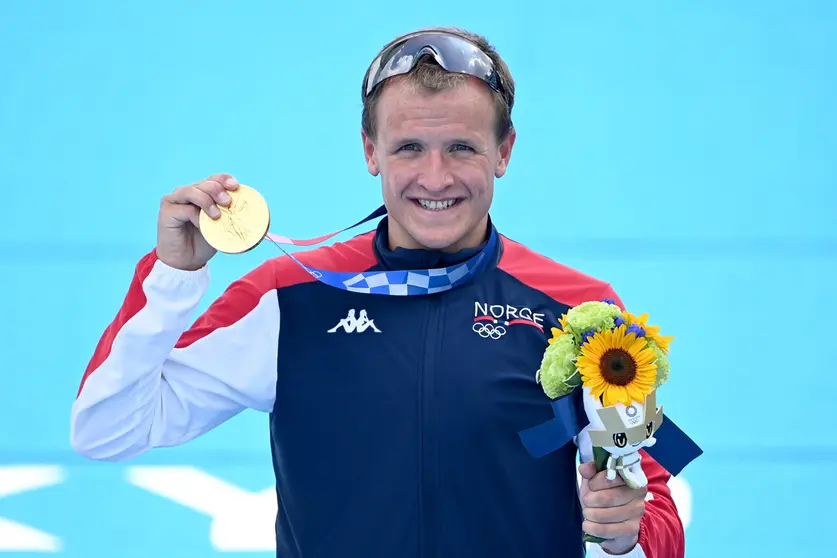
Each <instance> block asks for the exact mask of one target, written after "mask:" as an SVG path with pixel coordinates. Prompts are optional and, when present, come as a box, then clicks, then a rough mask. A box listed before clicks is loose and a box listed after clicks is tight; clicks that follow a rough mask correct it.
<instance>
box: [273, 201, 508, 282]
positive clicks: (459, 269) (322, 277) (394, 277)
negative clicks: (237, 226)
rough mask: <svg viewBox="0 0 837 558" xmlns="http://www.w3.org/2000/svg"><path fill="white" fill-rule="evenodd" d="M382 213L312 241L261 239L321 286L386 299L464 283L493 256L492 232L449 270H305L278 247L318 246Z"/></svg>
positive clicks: (494, 241) (382, 209) (494, 240)
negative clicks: (387, 296)
mask: <svg viewBox="0 0 837 558" xmlns="http://www.w3.org/2000/svg"><path fill="white" fill-rule="evenodd" d="M386 213H387V210H386V206H383V205H382V206H381V207H379V208H378V209H376V210H375V211H373V212H372V213H370V214H369V215H368V216H366V217H365V218H363V219H362V220H360V221H358V222H357V223H355V224H354V225H350V226H348V227H346V228H344V229H341V230H339V231H336V232H333V233H330V234H326V235H323V236H318V237H316V238H309V239H305V240H297V239H292V238H288V237H286V236H280V235H277V234H273V233H267V234H266V235H265V238H267V239H268V240H270V241H271V242H273V243H274V244H275V245H276V246H277V247H278V248H279V249H280V250H282V252H284V253H285V255H287V256H288V257H289V258H291V260H293V261H294V262H296V263H297V264H298V265H299V266H300V267H302V268H303V269H304V270H305V271H307V272H308V273H309V274H310V275H311V276H312V277H314V279H316V280H317V281H319V282H321V283H325V284H326V285H329V286H331V287H335V288H337V289H342V290H344V291H350V292H353V293H364V294H379V295H390V296H414V295H428V294H434V293H440V292H444V291H448V290H450V289H453V288H454V287H457V286H459V285H461V284H463V283H466V282H467V281H469V280H470V279H471V277H473V276H474V275H476V274H478V273H480V272H481V271H482V270H483V269H485V267H486V265H488V262H489V261H490V254H491V253H493V251H494V248H495V246H496V245H497V234H496V232H495V231H494V230H492V231H491V236H490V237H489V239H488V242H487V243H486V245H485V247H484V248H483V249H482V250H481V251H480V252H479V253H478V254H475V255H474V256H472V257H471V258H469V259H468V260H466V261H464V262H462V263H459V264H456V265H452V266H450V267H443V268H437V269H411V270H399V271H351V272H338V271H328V270H326V269H317V268H313V267H308V266H307V265H305V264H303V263H302V262H300V261H299V260H298V259H296V258H295V257H294V256H293V254H291V253H289V252H288V251H287V250H285V249H284V248H282V244H289V245H292V246H314V245H315V244H320V243H321V242H324V241H326V240H328V239H329V238H332V237H334V236H336V235H338V234H340V233H342V232H345V231H348V230H350V229H353V228H355V227H357V226H359V225H362V224H364V223H366V222H368V221H371V220H372V219H376V218H378V217H382V216H384V215H386Z"/></svg>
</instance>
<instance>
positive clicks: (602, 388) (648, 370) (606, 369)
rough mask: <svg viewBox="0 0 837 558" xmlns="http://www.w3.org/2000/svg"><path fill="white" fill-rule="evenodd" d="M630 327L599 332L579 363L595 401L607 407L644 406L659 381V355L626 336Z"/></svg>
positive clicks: (641, 341)
mask: <svg viewBox="0 0 837 558" xmlns="http://www.w3.org/2000/svg"><path fill="white" fill-rule="evenodd" d="M626 331H627V325H626V324H622V325H621V326H619V327H617V328H615V329H612V330H610V329H607V330H604V331H599V332H597V333H596V334H595V335H593V336H592V337H590V339H588V341H587V342H586V343H585V344H584V345H583V346H582V347H581V355H580V356H579V357H578V360H577V361H576V365H577V366H578V370H579V372H580V373H581V379H582V382H583V384H584V385H585V386H586V387H589V388H590V391H591V394H592V395H593V397H596V398H598V397H602V404H603V405H604V406H605V407H607V406H610V405H613V404H615V403H622V404H624V405H630V404H631V400H633V401H636V402H637V403H640V404H641V403H643V402H644V401H645V396H646V395H648V394H649V393H650V392H651V390H653V389H654V383H655V381H656V379H657V364H656V363H655V360H656V358H657V355H656V353H654V351H653V350H652V349H651V348H650V347H648V343H647V341H646V340H645V339H643V338H641V337H639V338H637V336H636V335H635V334H633V333H626Z"/></svg>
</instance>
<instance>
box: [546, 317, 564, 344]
mask: <svg viewBox="0 0 837 558" xmlns="http://www.w3.org/2000/svg"><path fill="white" fill-rule="evenodd" d="M558 323H559V324H560V325H561V329H558V328H557V327H553V328H550V331H551V332H552V337H551V338H550V339H549V344H550V345H552V344H553V343H555V341H556V340H557V339H558V338H559V337H561V336H562V335H566V333H567V315H566V314H562V315H561V319H560V320H558Z"/></svg>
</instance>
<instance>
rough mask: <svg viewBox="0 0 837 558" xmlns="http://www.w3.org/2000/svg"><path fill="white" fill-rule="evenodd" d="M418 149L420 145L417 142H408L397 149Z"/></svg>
mask: <svg viewBox="0 0 837 558" xmlns="http://www.w3.org/2000/svg"><path fill="white" fill-rule="evenodd" d="M418 150H419V146H418V144H417V143H408V144H405V145H402V146H401V147H399V148H398V149H397V151H418Z"/></svg>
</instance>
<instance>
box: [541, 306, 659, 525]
mask: <svg viewBox="0 0 837 558" xmlns="http://www.w3.org/2000/svg"><path fill="white" fill-rule="evenodd" d="M559 323H560V325H561V328H560V329H559V328H552V330H551V331H552V338H551V339H549V345H548V346H547V348H546V350H545V351H544V355H543V360H542V362H541V366H540V369H539V370H538V371H537V375H536V380H537V382H538V383H539V384H540V385H541V386H542V388H543V390H544V392H545V393H546V395H547V396H548V397H550V398H551V399H557V398H559V397H562V396H565V395H568V394H570V393H571V392H572V391H573V390H576V389H581V390H582V401H583V403H584V411H585V414H586V415H587V418H588V420H589V422H590V425H589V428H588V429H587V430H586V431H584V432H582V433H580V436H583V435H585V432H586V434H587V435H589V438H590V441H591V443H592V447H593V458H594V461H595V462H596V469H597V470H598V471H605V470H606V471H607V478H608V479H610V480H613V479H615V478H616V475H617V474H619V475H620V476H621V477H622V478H623V479H624V480H625V484H627V485H628V486H630V487H631V488H634V489H638V488H641V487H643V486H645V485H646V484H647V483H648V481H647V479H646V477H645V474H644V473H643V471H642V465H641V463H640V455H639V450H640V449H641V448H643V447H650V446H652V445H653V444H654V443H655V439H654V433H655V432H656V431H657V429H658V428H659V427H660V425H661V424H662V419H663V413H662V408H660V409H657V408H656V397H655V395H656V390H657V388H659V387H660V386H662V385H663V384H664V383H665V382H666V380H667V379H668V375H669V363H668V358H667V355H668V352H669V344H670V343H671V341H672V340H673V339H674V338H673V337H666V336H663V335H660V328H659V327H657V326H652V325H649V324H648V315H647V314H643V315H641V316H635V315H634V314H630V313H628V312H623V311H622V309H621V308H620V307H619V306H617V305H616V304H615V303H614V301H612V300H609V299H605V300H604V301H601V302H600V301H589V302H584V303H582V304H580V305H578V306H576V307H574V308H572V309H571V310H569V311H568V312H567V313H566V314H565V315H563V316H561V319H560V321H559ZM586 540H588V542H601V541H600V540H599V539H596V538H594V537H587V538H586Z"/></svg>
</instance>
